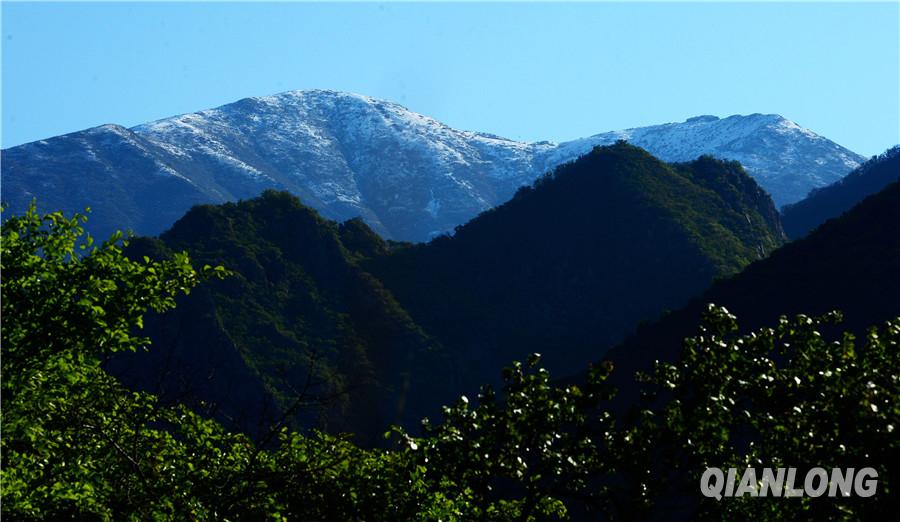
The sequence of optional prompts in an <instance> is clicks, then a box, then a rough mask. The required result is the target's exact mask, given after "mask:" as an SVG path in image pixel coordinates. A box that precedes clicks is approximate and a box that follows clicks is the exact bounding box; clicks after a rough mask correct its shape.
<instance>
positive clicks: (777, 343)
mask: <svg viewBox="0 0 900 522" xmlns="http://www.w3.org/2000/svg"><path fill="white" fill-rule="evenodd" d="M840 319H841V316H840V314H838V313H832V314H828V315H826V316H823V317H817V318H814V317H808V316H805V315H799V316H797V317H796V318H795V319H793V320H789V319H787V318H786V317H782V318H781V320H780V321H779V322H778V324H777V325H776V326H775V327H773V328H763V329H760V330H758V331H755V332H752V333H749V334H744V335H740V334H739V333H738V332H739V330H738V323H737V320H736V318H735V317H734V316H733V315H731V314H730V313H728V311H727V310H725V309H724V308H719V307H715V306H712V305H710V308H709V310H708V312H707V314H706V317H705V319H704V322H703V326H702V328H701V333H700V335H698V336H696V337H693V338H690V339H687V340H686V341H685V345H684V351H683V354H682V357H681V359H680V360H679V361H678V362H677V363H658V364H657V366H656V368H655V370H654V371H653V372H652V373H651V374H650V375H644V376H643V377H642V380H644V381H645V382H646V383H647V388H646V391H647V395H646V397H645V401H646V402H645V404H644V407H643V408H642V409H640V411H639V413H638V421H637V422H636V423H634V424H632V425H631V427H629V428H623V429H621V430H620V432H619V433H618V441H617V443H616V445H614V447H613V450H612V454H613V455H614V456H615V458H616V459H617V461H618V463H617V468H618V471H619V473H620V476H624V477H628V479H629V480H628V481H627V483H628V484H629V485H630V488H626V489H625V490H624V491H622V492H620V493H619V494H620V496H621V497H622V498H626V499H629V502H627V503H626V505H627V506H628V511H630V512H631V513H635V512H642V510H643V512H654V510H656V511H655V512H659V510H660V509H661V506H669V507H670V508H671V506H673V505H674V506H678V509H680V510H681V514H682V515H684V516H688V515H689V516H690V517H692V518H703V519H722V518H727V519H749V518H751V517H752V518H754V519H762V520H783V519H829V520H834V519H846V520H859V519H888V518H891V515H892V513H895V511H896V509H897V494H896V491H895V489H896V487H897V485H896V471H895V470H894V469H892V468H893V465H892V464H891V463H896V462H900V438H898V437H897V432H896V430H897V428H898V427H900V403H898V398H900V319H897V320H893V321H890V322H887V323H886V324H884V325H882V326H881V327H880V328H871V329H870V330H869V331H868V333H867V334H866V336H865V340H864V342H863V343H858V342H856V339H855V338H854V336H853V335H851V334H849V333H844V334H842V335H839V336H837V338H836V339H833V340H829V339H828V337H827V336H826V335H824V334H823V333H822V332H824V331H826V330H825V329H826V328H829V327H830V328H831V329H832V330H833V329H834V326H832V325H833V324H836V323H838V322H839V321H840ZM867 466H869V467H873V468H875V469H876V471H877V472H878V490H877V495H876V496H875V497H874V498H862V497H859V496H855V495H854V496H850V497H848V498H840V497H838V498H833V499H832V498H827V497H820V498H810V497H807V498H803V499H784V498H773V497H768V498H754V497H750V496H744V497H740V498H725V499H723V500H715V499H710V498H705V497H702V496H701V495H700V493H699V484H700V477H701V474H702V473H703V471H704V470H705V469H706V468H708V467H718V468H732V467H734V468H738V469H746V468H748V467H754V468H757V469H761V468H764V467H771V468H778V467H785V468H788V467H795V468H798V476H800V477H802V476H803V474H805V473H806V470H808V469H810V468H812V467H823V468H825V469H827V470H830V469H831V468H835V467H837V468H856V469H857V470H858V469H860V468H863V467H867ZM801 481H802V478H801ZM801 487H802V484H801ZM676 512H677V510H676Z"/></svg>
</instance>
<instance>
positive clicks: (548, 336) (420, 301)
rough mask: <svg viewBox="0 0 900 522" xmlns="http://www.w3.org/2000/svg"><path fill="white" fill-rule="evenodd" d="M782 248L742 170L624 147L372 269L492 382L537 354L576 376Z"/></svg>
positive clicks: (559, 173)
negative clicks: (641, 329)
mask: <svg viewBox="0 0 900 522" xmlns="http://www.w3.org/2000/svg"><path fill="white" fill-rule="evenodd" d="M782 236H783V234H782V231H781V226H780V223H779V218H778V214H777V212H776V210H775V207H774V205H773V204H772V201H771V200H770V199H769V197H768V196H767V195H766V194H765V192H763V191H762V190H761V189H760V188H759V187H758V186H757V185H756V183H755V182H754V181H753V180H752V179H751V178H749V177H748V176H747V175H746V174H745V173H744V172H743V170H742V169H741V167H740V165H738V164H737V163H727V162H721V161H717V160H713V159H711V158H708V157H702V158H700V159H698V160H696V161H694V162H690V163H683V164H676V165H669V164H666V163H663V162H661V161H660V160H658V159H656V158H654V157H652V156H651V155H650V154H648V153H647V152H645V151H644V150H642V149H639V148H637V147H634V146H631V145H628V144H626V143H624V142H620V143H618V144H616V145H612V146H609V147H600V148H596V149H594V151H592V152H591V153H590V154H587V155H585V156H583V157H581V158H580V159H579V160H577V161H575V162H572V163H569V164H566V165H563V166H561V167H559V168H557V169H556V171H555V172H554V173H553V174H552V175H549V176H546V177H544V178H541V179H540V180H538V181H537V182H536V183H535V185H534V186H533V187H531V188H525V189H522V190H520V191H519V192H518V193H517V194H516V196H515V197H514V198H513V199H512V201H510V202H508V203H506V204H504V205H501V206H500V207H497V208H495V209H492V210H490V211H488V212H486V213H484V214H482V215H481V216H479V217H478V218H477V219H475V220H473V221H471V222H470V223H468V224H466V225H464V226H462V227H459V228H458V229H457V230H456V233H455V234H454V236H452V237H443V238H438V239H436V240H434V241H432V242H431V243H430V244H428V245H409V246H403V247H399V248H396V249H395V250H394V251H393V253H392V254H391V255H390V256H386V257H381V258H376V259H374V260H372V261H371V262H370V263H369V265H368V266H371V268H372V271H373V273H375V274H376V275H378V276H379V277H380V278H381V279H382V280H383V281H384V282H385V285H386V286H387V287H388V288H390V289H391V290H392V292H393V293H394V295H395V296H396V297H397V299H398V300H399V301H400V303H401V304H402V305H403V306H404V307H405V308H406V309H407V310H409V312H410V314H411V315H412V316H413V317H414V318H415V319H416V321H417V322H419V323H420V324H421V325H422V326H423V327H424V328H425V329H426V330H427V331H429V332H431V333H432V334H434V335H435V336H437V337H438V338H440V339H442V340H443V342H444V343H445V345H447V346H448V347H451V349H452V350H453V352H454V353H457V354H461V355H462V356H463V357H464V358H465V363H464V364H465V365H466V367H467V368H469V369H470V370H471V369H473V368H477V369H479V373H483V374H484V375H491V374H492V372H495V371H496V368H499V367H501V366H502V365H503V364H506V363H507V362H508V361H510V360H513V359H522V358H523V357H525V356H526V355H527V354H529V353H532V352H537V353H541V354H543V355H544V362H545V363H546V364H547V365H548V368H550V369H552V370H554V371H556V372H564V373H565V372H574V371H578V369H579V368H582V367H583V365H584V362H585V361H586V360H589V357H588V359H585V357H586V356H589V354H591V353H596V350H598V348H599V349H601V350H602V347H604V346H611V345H613V344H615V343H617V342H619V341H620V340H621V339H622V338H624V336H625V335H627V334H628V333H629V332H630V331H631V329H632V328H634V326H635V325H637V324H638V323H639V322H641V321H645V320H649V319H653V318H656V317H657V316H659V314H661V313H663V312H664V311H665V310H667V309H671V308H677V307H678V306H680V305H681V304H683V303H685V302H686V301H687V299H689V298H690V297H691V296H693V295H695V294H696V293H697V292H699V291H701V290H702V289H703V288H705V287H706V286H707V285H709V283H710V282H712V281H713V280H714V279H716V278H718V277H723V276H726V275H730V274H733V273H735V272H737V271H739V270H740V269H741V268H743V267H744V266H746V265H747V264H748V263H751V262H752V261H754V260H756V259H760V258H762V257H764V256H766V255H767V254H768V253H769V252H771V251H772V250H773V249H775V248H776V247H778V246H779V245H781V243H782ZM475 382H477V381H475ZM473 384H474V383H473Z"/></svg>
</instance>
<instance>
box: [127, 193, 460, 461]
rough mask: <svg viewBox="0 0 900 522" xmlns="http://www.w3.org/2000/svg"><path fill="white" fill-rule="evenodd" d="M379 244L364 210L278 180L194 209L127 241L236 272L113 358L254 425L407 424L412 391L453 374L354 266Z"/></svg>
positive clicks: (152, 252)
mask: <svg viewBox="0 0 900 522" xmlns="http://www.w3.org/2000/svg"><path fill="white" fill-rule="evenodd" d="M385 248H386V247H385V244H384V242H383V241H382V240H381V239H380V238H379V237H378V236H377V235H376V234H374V233H373V232H372V231H371V230H370V229H369V228H368V227H367V226H366V225H365V224H363V223H362V222H361V221H359V220H352V221H348V222H346V223H344V224H341V225H338V224H336V223H334V222H331V221H327V220H325V219H323V218H321V217H320V216H319V215H318V214H317V213H316V211H314V210H312V209H310V208H308V207H305V206H303V205H301V204H300V202H299V201H298V200H297V198H296V197H294V196H291V195H289V194H287V193H284V192H280V193H279V192H274V191H269V192H266V193H264V194H263V195H261V196H260V197H259V198H255V199H252V200H248V201H242V202H239V203H227V204H224V205H220V206H212V205H202V206H197V207H194V208H193V209H192V210H191V211H190V212H188V213H187V215H185V216H184V217H183V218H182V219H180V220H179V221H178V222H177V223H176V224H175V226H174V227H172V229H171V230H169V231H167V232H166V233H164V234H162V235H161V236H160V237H159V239H155V238H138V239H136V240H135V241H133V242H132V244H131V245H130V247H129V255H131V256H144V255H147V256H150V257H154V258H160V257H166V256H167V255H168V254H170V253H171V252H172V251H180V250H187V251H189V252H190V253H191V256H192V258H193V259H194V260H195V261H196V262H198V263H210V264H222V265H224V266H226V267H227V268H229V269H230V270H232V271H233V275H232V276H231V277H228V278H226V279H225V280H223V281H216V282H212V283H210V284H207V285H202V286H200V287H199V288H197V290H196V291H195V292H193V293H192V294H191V295H190V296H186V297H184V298H183V299H182V302H180V303H179V306H178V308H177V309H176V310H175V311H173V312H170V313H169V314H167V315H164V316H155V317H152V318H149V319H148V321H147V323H146V330H147V332H148V333H149V334H150V336H151V337H152V339H153V347H152V350H151V351H150V352H149V353H142V354H137V355H135V356H128V357H122V358H119V359H117V360H115V361H113V362H112V363H111V366H110V368H111V370H112V371H113V372H114V373H116V374H118V375H119V376H120V377H121V378H122V379H123V380H124V381H125V382H126V383H128V384H130V385H132V386H137V387H139V388H143V389H150V390H152V391H154V392H155V393H157V394H159V395H160V396H162V397H163V398H165V399H170V400H173V401H181V402H185V401H187V402H191V403H192V404H194V405H195V406H198V407H200V408H201V409H204V410H206V411H207V412H208V413H211V414H213V415H215V416H217V417H218V418H219V419H220V420H223V421H226V422H227V423H228V424H229V425H230V426H233V427H236V428H238V429H241V430H243V431H246V432H249V433H258V432H259V430H261V429H265V428H266V427H267V426H269V425H271V424H273V423H275V422H278V421H279V420H280V419H282V416H284V415H287V417H288V420H290V422H289V424H291V425H294V426H298V425H304V426H317V427H320V428H325V429H328V430H330V431H335V432H339V431H353V432H356V433H360V434H362V437H365V436H368V435H372V436H375V434H380V433H381V432H382V431H383V430H384V429H386V427H387V426H388V425H389V424H390V423H391V422H403V423H406V424H410V423H413V422H415V421H417V420H418V417H409V411H414V412H416V413H418V412H420V411H422V410H423V405H422V404H420V403H419V402H420V401H422V400H423V399H424V398H426V397H430V396H443V395H444V394H441V393H440V390H435V389H434V386H433V384H440V385H446V386H453V385H454V384H455V383H453V381H452V380H444V381H435V380H433V379H432V378H431V376H433V375H435V374H444V375H449V373H448V372H447V369H448V368H449V367H450V362H449V361H447V360H446V357H444V356H443V355H442V353H441V351H440V350H439V347H438V346H437V345H436V343H435V342H434V341H433V340H432V339H430V338H429V337H428V336H427V335H426V334H425V333H424V332H423V331H422V330H421V329H420V328H419V327H418V326H417V325H416V324H415V323H414V322H413V321H412V320H411V319H410V318H409V316H408V315H407V314H406V312H405V311H404V310H403V309H402V308H401V307H400V306H399V305H398V304H397V303H396V301H395V300H394V299H393V297H392V296H391V294H390V293H389V292H388V291H387V290H385V289H384V287H383V286H382V285H381V283H380V282H379V281H377V280H376V279H375V278H373V277H372V276H371V275H370V274H368V273H366V272H365V271H364V270H362V269H361V268H360V267H359V266H358V263H357V260H358V259H359V258H360V256H363V255H376V254H377V253H379V252H381V251H384V250H385ZM450 373H452V372H450ZM411 390H415V392H416V393H415V394H411V393H410V391H411ZM417 401H419V402H417ZM363 440H366V441H367V442H370V443H371V442H372V440H371V439H365V438H363Z"/></svg>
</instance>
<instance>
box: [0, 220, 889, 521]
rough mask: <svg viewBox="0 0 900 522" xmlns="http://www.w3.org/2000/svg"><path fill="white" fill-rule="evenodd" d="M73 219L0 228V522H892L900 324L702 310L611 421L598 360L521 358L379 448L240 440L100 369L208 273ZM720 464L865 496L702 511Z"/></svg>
mask: <svg viewBox="0 0 900 522" xmlns="http://www.w3.org/2000/svg"><path fill="white" fill-rule="evenodd" d="M83 220H84V218H83V217H81V216H75V217H74V218H67V217H64V216H63V215H61V214H60V213H52V214H48V215H43V216H42V215H39V214H38V213H37V212H36V211H35V209H34V207H32V208H31V209H30V210H29V211H28V212H27V213H26V214H25V215H22V216H12V217H9V218H8V219H6V220H5V221H4V223H3V228H2V271H3V274H2V276H3V277H2V314H3V330H2V347H3V353H2V428H3V432H2V447H0V449H2V458H3V462H2V464H3V465H2V472H0V485H2V494H3V499H2V500H3V502H2V510H3V515H4V516H7V517H10V518H11V519H13V518H15V519H26V520H27V519H35V520H37V519H59V518H74V519H89V520H90V519H96V520H123V519H125V520H127V519H135V520H137V519H139V520H143V519H158V520H192V519H193V520H209V519H217V520H342V521H343V520H472V519H479V520H559V519H568V518H576V519H577V518H590V519H596V518H597V517H598V516H606V517H608V518H612V519H633V518H646V517H653V516H654V515H655V516H660V515H661V514H665V515H666V516H667V518H673V517H674V518H716V519H721V518H723V517H728V518H745V517H749V516H753V517H754V518H757V519H772V520H775V519H782V518H788V517H790V518H798V517H803V518H809V517H811V516H815V517H821V518H829V519H848V520H851V519H859V518H883V517H888V516H889V515H890V514H891V512H892V511H894V510H896V508H897V505H896V504H897V500H896V497H897V495H896V492H895V489H896V479H895V476H894V475H895V472H894V470H892V469H890V468H889V467H888V463H892V462H900V458H898V448H900V444H898V437H897V435H896V431H895V430H896V429H897V428H898V426H900V425H898V423H900V405H898V401H897V399H898V397H900V351H898V342H900V320H895V321H891V322H888V323H886V324H883V325H881V326H880V327H879V328H873V329H871V330H870V331H869V333H868V335H866V337H865V339H864V340H862V342H860V341H859V340H857V339H854V338H853V337H852V336H851V335H849V334H845V335H844V336H842V337H840V338H838V339H835V340H830V339H826V338H824V337H823V335H822V334H821V333H820V330H821V327H822V326H823V325H824V323H826V322H835V321H838V320H839V318H840V317H839V314H830V315H827V316H824V317H821V318H813V317H806V316H798V317H796V318H794V319H787V318H782V319H781V321H779V322H778V324H776V325H774V326H773V327H771V328H764V329H761V330H758V331H756V332H753V333H751V334H748V335H739V334H738V330H737V322H736V319H735V318H734V317H733V316H732V315H730V314H729V313H728V312H727V311H726V310H724V309H722V308H717V307H713V306H711V307H710V309H709V311H708V313H707V314H706V317H705V319H704V322H703V325H702V326H701V329H700V332H699V334H698V335H696V336H695V337H692V338H690V339H687V340H686V341H685V343H684V351H683V356H682V358H681V360H680V361H679V362H677V363H674V364H658V365H657V366H656V368H655V369H654V371H652V372H651V373H650V374H648V375H644V376H642V377H641V380H642V382H643V383H644V387H645V391H646V394H645V397H644V399H643V401H642V403H641V404H639V405H635V407H634V408H632V410H631V412H630V413H627V414H623V415H622V416H621V418H614V417H613V415H612V414H610V412H609V409H610V408H609V404H610V403H609V399H610V398H611V397H612V395H613V390H611V389H610V388H609V387H608V385H607V384H606V383H605V380H606V377H607V376H608V375H609V373H610V372H611V371H612V368H611V367H610V366H608V365H598V366H596V367H594V368H592V369H591V371H590V372H589V374H588V378H587V379H586V381H585V382H583V383H581V384H579V385H568V386H558V385H554V384H553V383H552V382H551V380H550V376H549V374H548V372H547V371H546V370H544V369H542V368H541V367H540V358H539V356H537V355H535V356H533V357H531V358H530V359H529V360H528V361H527V362H526V363H525V364H521V363H514V364H513V365H512V366H511V367H510V368H508V369H507V370H505V372H504V386H503V389H502V390H500V391H499V392H494V391H493V390H492V389H490V388H488V387H485V388H484V389H483V390H482V392H481V394H480V395H479V396H478V397H477V399H475V400H472V401H470V400H469V399H467V398H465V397H462V398H460V399H459V400H458V401H457V402H456V403H455V404H453V405H451V406H448V407H445V408H444V418H443V419H441V420H440V422H436V423H428V422H425V423H424V427H423V431H422V434H421V435H418V436H417V435H413V434H409V433H406V432H404V431H403V430H401V429H399V428H395V429H393V430H392V431H391V432H390V433H389V434H388V436H390V437H392V438H393V440H394V441H395V444H394V445H393V447H392V449H390V450H376V449H365V448H360V447H358V446H356V445H354V444H352V443H350V442H349V441H348V440H347V438H346V437H344V436H335V435H329V434H325V433H320V432H309V433H299V432H292V431H289V430H287V429H285V428H283V427H280V426H279V425H277V424H276V425H274V426H273V427H272V430H271V431H270V432H269V434H268V435H266V436H263V437H262V438H261V439H257V440H251V439H250V438H249V437H247V436H245V435H242V434H239V433H229V432H226V431H225V430H223V429H222V428H221V427H220V426H219V425H218V424H216V423H215V422H213V421H211V420H208V419H206V418H203V417H201V416H199V415H197V414H195V413H193V412H192V411H191V410H189V409H188V408H186V407H183V406H176V407H168V406H163V405H161V404H160V403H159V402H158V401H157V399H156V398H155V397H154V396H153V395H151V394H147V393H137V392H133V391H131V390H129V389H127V388H125V387H123V386H122V385H121V384H120V383H119V382H118V381H117V380H116V379H114V378H113V377H111V376H110V375H109V374H107V373H106V372H105V371H104V369H103V362H104V360H105V359H106V358H107V357H109V356H110V355H111V354H114V353H116V352H121V351H124V350H139V349H144V348H145V346H146V344H147V340H146V339H144V338H142V337H140V336H139V335H137V334H136V332H137V331H138V329H139V328H140V326H141V324H142V317H143V315H144V314H145V313H146V312H148V311H149V310H153V311H157V312H162V311H165V310H167V309H171V308H172V307H173V306H174V304H175V297H176V296H177V295H179V294H182V293H187V292H189V291H190V290H191V289H192V288H194V287H195V286H196V285H197V284H200V283H201V282H202V281H204V280H207V279H210V278H218V277H227V274H228V272H227V270H225V269H224V268H221V267H209V266H204V267H203V268H202V269H199V270H197V269H195V268H193V267H192V265H191V263H190V259H189V257H188V255H187V254H186V253H179V254H175V255H173V256H172V257H171V258H169V259H167V260H163V261H151V260H150V259H143V260H136V261H135V260H129V259H128V258H127V257H126V256H125V255H123V252H122V246H123V243H124V242H123V240H122V237H121V235H120V234H119V235H115V236H113V238H111V239H110V240H109V241H106V242H104V243H103V244H101V245H96V246H95V245H94V244H93V243H92V241H91V239H90V238H88V237H86V236H84V235H83V233H82V229H81V227H80V223H82V222H83ZM710 466H715V467H720V468H728V467H736V468H746V467H784V466H792V467H797V468H801V469H804V468H808V467H811V466H821V467H825V468H830V467H855V468H861V467H864V466H872V467H874V468H875V469H876V470H877V471H878V477H879V481H878V491H877V494H876V495H875V496H874V497H870V498H860V497H849V498H818V499H815V498H804V499H784V498H765V499H764V498H748V497H745V498H726V499H722V500H718V501H717V500H715V499H709V498H704V497H702V496H701V495H700V491H699V478H700V476H701V474H702V473H703V471H704V470H705V469H706V468H707V467H710Z"/></svg>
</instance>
